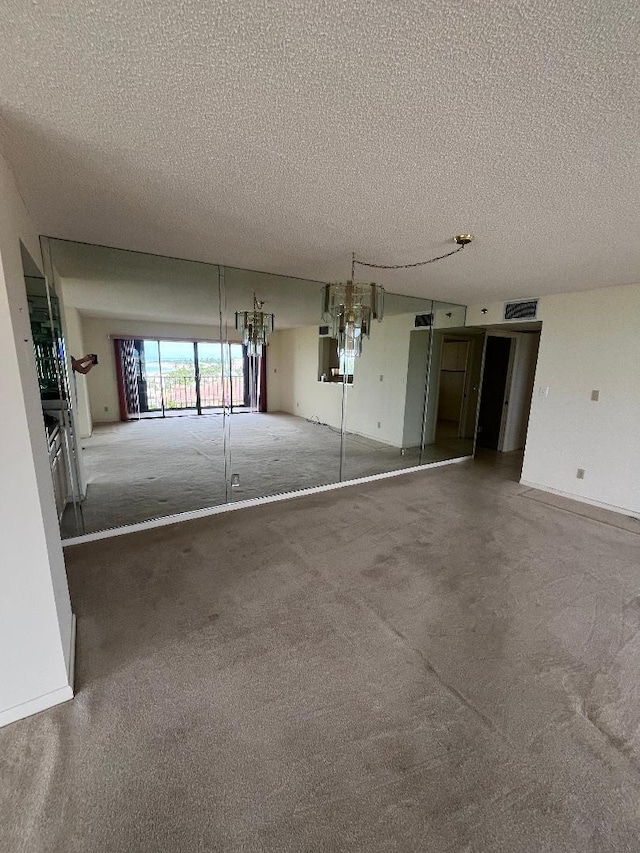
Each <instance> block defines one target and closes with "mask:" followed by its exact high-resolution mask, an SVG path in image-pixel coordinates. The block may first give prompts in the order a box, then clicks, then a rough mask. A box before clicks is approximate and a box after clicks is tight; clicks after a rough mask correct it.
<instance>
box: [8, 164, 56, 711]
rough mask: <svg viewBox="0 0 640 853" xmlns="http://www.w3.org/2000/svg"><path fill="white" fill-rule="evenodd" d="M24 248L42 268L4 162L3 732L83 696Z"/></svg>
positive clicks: (33, 235) (35, 240) (34, 234)
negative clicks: (75, 682)
mask: <svg viewBox="0 0 640 853" xmlns="http://www.w3.org/2000/svg"><path fill="white" fill-rule="evenodd" d="M20 240H22V242H23V244H24V245H25V247H26V248H27V250H28V252H29V254H30V255H31V257H32V258H33V260H34V261H36V263H38V262H39V258H40V249H39V243H38V236H37V231H36V229H35V227H34V225H33V223H32V221H31V220H30V217H29V215H28V213H27V211H26V209H25V207H24V205H23V203H22V200H21V199H20V196H19V194H18V191H17V188H16V186H15V182H14V179H13V175H12V173H11V171H10V169H9V167H8V165H7V164H6V162H5V161H4V160H3V159H2V158H1V157H0V363H1V364H2V396H3V415H2V419H1V420H0V431H1V434H2V440H1V441H0V470H2V481H3V486H4V487H3V488H2V489H0V541H1V542H2V559H1V560H0V725H4V724H6V723H9V722H12V721H13V720H16V719H20V718H21V717H24V716H27V715H28V714H31V713H35V712H36V711H40V710H42V709H44V708H47V707H50V706H51V705H55V704H57V703H58V702H62V701H65V700H66V699H70V698H71V697H72V695H73V691H72V688H71V685H70V676H69V668H70V664H71V651H72V650H71V641H72V613H71V604H70V601H69V592H68V587H67V578H66V572H65V566H64V560H63V556H62V546H61V544H60V536H59V532H58V520H57V516H56V510H55V505H54V497H53V485H52V482H51V474H50V470H49V458H48V452H47V445H46V437H45V430H44V424H43V418H42V409H41V406H40V395H39V391H38V380H37V375H36V368H35V360H34V356H33V342H32V339H31V328H30V324H29V311H28V307H27V299H26V290H25V284H24V277H23V267H22V259H21V253H20Z"/></svg>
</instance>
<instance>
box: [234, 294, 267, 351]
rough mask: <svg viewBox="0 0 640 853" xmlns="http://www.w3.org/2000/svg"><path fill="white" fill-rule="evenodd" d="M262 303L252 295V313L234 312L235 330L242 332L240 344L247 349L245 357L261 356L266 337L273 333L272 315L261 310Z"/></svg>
mask: <svg viewBox="0 0 640 853" xmlns="http://www.w3.org/2000/svg"><path fill="white" fill-rule="evenodd" d="M263 305H264V302H259V301H258V300H257V299H256V295H255V293H254V294H253V311H236V329H237V330H238V331H239V332H242V343H243V344H244V346H245V347H246V348H247V355H252V356H259V355H262V347H263V346H265V344H266V343H267V336H268V335H270V334H271V333H272V332H273V320H274V317H273V314H267V313H265V312H264V311H263V310H262V306H263Z"/></svg>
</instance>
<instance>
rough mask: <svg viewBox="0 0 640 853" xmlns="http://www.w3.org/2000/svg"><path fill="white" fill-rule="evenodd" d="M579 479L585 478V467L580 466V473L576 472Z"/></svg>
mask: <svg viewBox="0 0 640 853" xmlns="http://www.w3.org/2000/svg"><path fill="white" fill-rule="evenodd" d="M576 477H577V478H578V480H584V468H578V473H577V474H576Z"/></svg>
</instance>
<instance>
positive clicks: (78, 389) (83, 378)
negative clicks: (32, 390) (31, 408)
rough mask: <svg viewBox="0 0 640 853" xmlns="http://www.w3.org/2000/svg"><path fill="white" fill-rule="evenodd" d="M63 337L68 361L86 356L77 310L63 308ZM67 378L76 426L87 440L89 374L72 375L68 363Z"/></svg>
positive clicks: (89, 432)
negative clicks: (68, 379) (71, 391)
mask: <svg viewBox="0 0 640 853" xmlns="http://www.w3.org/2000/svg"><path fill="white" fill-rule="evenodd" d="M63 316H64V336H65V341H66V345H67V354H68V356H69V361H71V358H82V356H83V355H86V354H87V350H86V349H85V345H84V335H83V332H82V319H81V317H80V314H79V312H78V310H77V308H69V307H67V306H63ZM69 376H70V377H71V381H72V389H73V391H74V392H75V395H76V405H75V413H76V424H77V428H78V432H79V433H80V437H81V438H88V437H89V436H90V435H91V433H92V431H93V421H92V419H91V404H90V400H89V374H86V375H85V374H82V373H75V374H74V373H72V370H71V363H69Z"/></svg>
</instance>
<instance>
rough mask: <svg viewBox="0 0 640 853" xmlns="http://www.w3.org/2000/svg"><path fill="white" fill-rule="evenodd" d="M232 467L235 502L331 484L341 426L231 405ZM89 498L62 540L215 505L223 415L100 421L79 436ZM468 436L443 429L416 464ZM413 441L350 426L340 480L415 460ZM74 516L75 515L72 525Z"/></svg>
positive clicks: (221, 475)
mask: <svg viewBox="0 0 640 853" xmlns="http://www.w3.org/2000/svg"><path fill="white" fill-rule="evenodd" d="M230 421H231V422H230V435H231V441H230V447H231V471H232V472H233V473H234V474H237V475H238V477H239V479H240V483H239V485H238V486H237V487H234V488H233V489H232V490H231V495H230V499H231V500H232V501H237V500H245V499H247V498H256V497H263V496H264V495H275V494H281V493H282V492H289V491H295V490H297V489H306V488H310V487H311V486H322V485H325V484H327V483H335V482H337V481H338V480H339V479H340V434H339V432H337V431H336V430H333V429H330V428H329V427H327V426H324V425H322V424H318V423H311V422H309V421H307V420H305V419H304V418H297V417H294V416H293V415H286V414H256V413H253V414H251V413H236V414H234V415H233V416H232V417H231V419H230ZM82 446H83V448H84V452H83V457H84V465H85V473H86V479H87V483H88V489H87V498H86V500H85V501H84V503H83V508H82V517H81V518H79V519H76V515H75V513H74V511H73V508H72V507H69V508H68V509H67V511H66V512H65V515H64V518H63V523H62V533H63V537H64V538H69V537H71V536H77V535H79V534H82V533H93V532H95V531H96V530H106V529H109V528H112V527H121V526H122V525H126V524H133V523H135V522H139V521H147V520H148V519H150V518H160V517H163V516H167V515H174V514H176V513H180V512H188V511H189V510H197V509H203V508H205V507H210V506H219V505H220V504H224V503H225V502H226V500H227V493H226V486H225V461H224V440H223V421H222V416H221V415H203V416H200V417H199V416H197V415H191V416H189V415H185V416H184V417H171V418H166V419H153V420H141V421H130V422H128V423H117V424H104V425H97V426H96V428H95V430H94V433H93V435H92V436H91V438H89V439H84V440H83V441H82ZM472 450H473V446H472V442H470V441H460V440H458V439H456V438H452V437H450V436H446V437H444V438H442V439H440V440H439V441H438V442H437V444H435V445H431V446H430V447H428V448H426V450H425V452H424V454H423V462H438V461H441V460H443V459H450V458H452V457H456V456H465V455H469V454H470V453H472ZM419 462H420V458H419V453H418V449H417V448H416V449H411V450H408V451H407V452H406V453H405V454H404V455H401V454H400V450H399V449H398V448H395V447H390V446H389V445H387V444H382V443H381V442H378V441H372V440H371V439H368V438H364V437H363V436H359V435H352V434H349V435H347V437H346V451H345V464H344V469H343V479H350V480H353V479H356V478H358V477H367V476H370V475H372V474H380V473H386V472H388V471H396V470H399V469H402V468H409V467H411V466H413V465H418V464H419ZM78 522H79V523H78Z"/></svg>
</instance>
